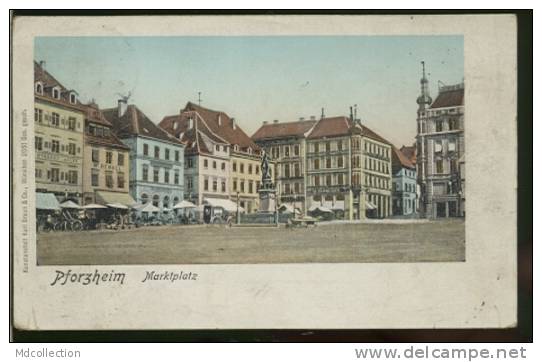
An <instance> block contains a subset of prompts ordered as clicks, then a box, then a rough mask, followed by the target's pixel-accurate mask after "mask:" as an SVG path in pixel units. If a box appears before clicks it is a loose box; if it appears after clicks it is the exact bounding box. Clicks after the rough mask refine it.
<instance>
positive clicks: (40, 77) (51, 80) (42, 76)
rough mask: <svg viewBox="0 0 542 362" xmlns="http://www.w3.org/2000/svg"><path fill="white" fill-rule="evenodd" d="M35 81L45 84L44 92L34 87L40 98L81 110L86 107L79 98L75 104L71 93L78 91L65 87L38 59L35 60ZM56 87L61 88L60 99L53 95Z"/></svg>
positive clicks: (35, 93)
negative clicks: (71, 100)
mask: <svg viewBox="0 0 542 362" xmlns="http://www.w3.org/2000/svg"><path fill="white" fill-rule="evenodd" d="M34 82H35V83H37V82H41V83H42V85H43V94H40V93H37V91H36V88H34V95H35V96H36V97H37V98H38V99H43V100H47V101H50V102H53V103H57V104H60V105H64V106H68V107H72V108H77V109H79V110H84V107H83V106H82V104H81V103H80V102H79V100H78V99H77V98H76V100H75V104H74V103H71V102H70V99H69V97H70V93H72V92H75V93H77V92H76V91H75V90H73V89H68V88H66V87H64V86H63V85H62V83H60V82H59V81H58V80H57V79H56V78H55V77H53V76H52V75H51V74H50V73H49V72H48V71H46V70H45V69H44V68H43V67H42V66H41V65H40V64H39V63H38V62H36V61H34ZM54 87H58V88H60V99H57V98H54V97H53V88H54Z"/></svg>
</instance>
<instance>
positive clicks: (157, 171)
mask: <svg viewBox="0 0 542 362" xmlns="http://www.w3.org/2000/svg"><path fill="white" fill-rule="evenodd" d="M159 179H160V169H159V168H158V167H153V168H152V180H153V182H158V181H159Z"/></svg>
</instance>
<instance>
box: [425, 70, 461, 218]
mask: <svg viewBox="0 0 542 362" xmlns="http://www.w3.org/2000/svg"><path fill="white" fill-rule="evenodd" d="M463 98H464V84H463V83H460V84H456V85H451V86H439V94H438V96H437V98H436V99H435V101H434V102H433V101H432V99H431V97H430V96H429V90H428V80H427V78H426V76H425V67H424V69H423V76H422V79H421V95H420V96H419V97H418V99H417V103H418V116H417V125H418V130H417V136H416V148H417V150H416V154H417V156H416V157H417V173H418V183H419V184H420V187H421V196H420V212H421V214H422V215H424V216H425V217H427V218H441V217H456V216H464V215H465V211H464V210H465V209H464V206H465V188H464V182H463V180H464V177H465V176H464V173H462V172H461V170H464V167H462V168H460V166H461V165H463V166H464V162H463V160H464V152H465V142H464V100H463ZM460 164H461V165H460Z"/></svg>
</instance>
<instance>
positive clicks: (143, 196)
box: [141, 194, 149, 204]
mask: <svg viewBox="0 0 542 362" xmlns="http://www.w3.org/2000/svg"><path fill="white" fill-rule="evenodd" d="M147 202H149V195H147V194H141V203H142V204H146V203H147Z"/></svg>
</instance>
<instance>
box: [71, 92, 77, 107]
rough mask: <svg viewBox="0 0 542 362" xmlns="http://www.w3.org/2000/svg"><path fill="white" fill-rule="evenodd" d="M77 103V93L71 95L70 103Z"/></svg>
mask: <svg viewBox="0 0 542 362" xmlns="http://www.w3.org/2000/svg"><path fill="white" fill-rule="evenodd" d="M75 102H76V98H75V93H70V103H71V104H75Z"/></svg>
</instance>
